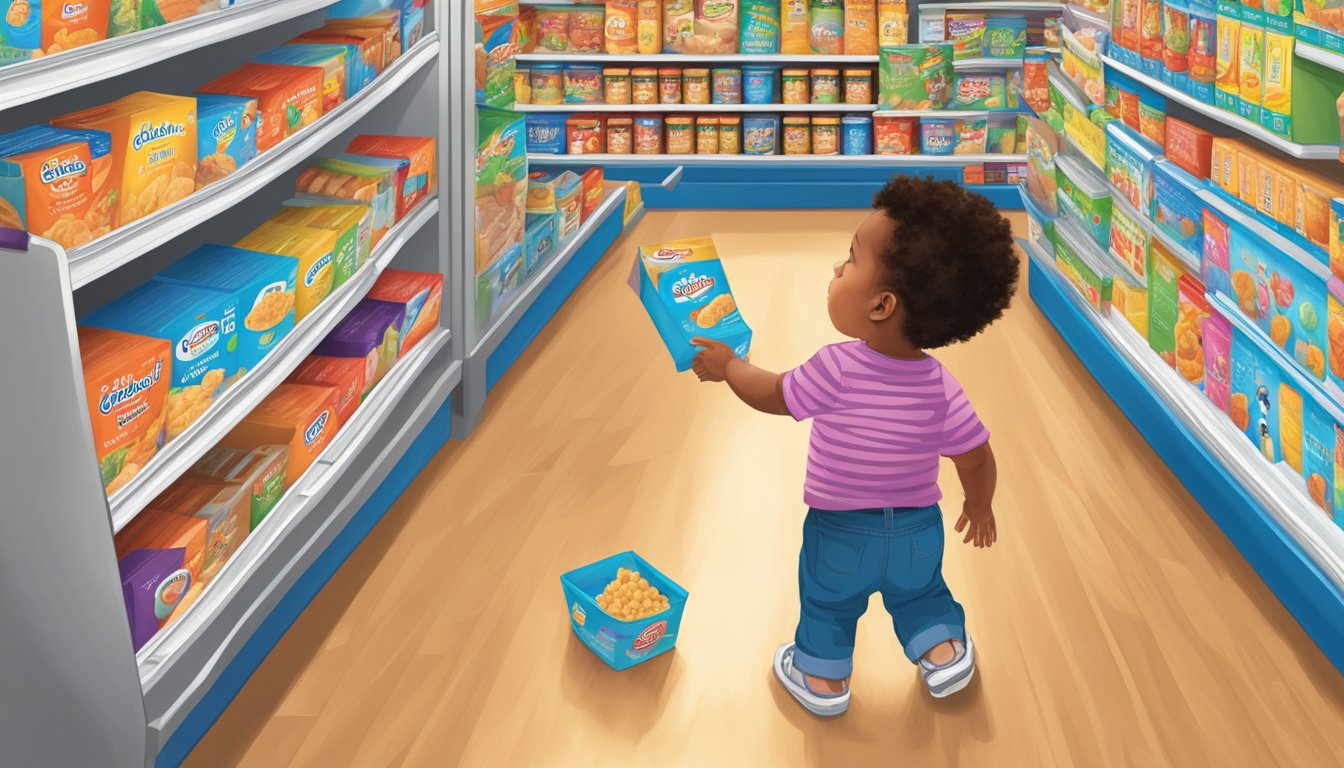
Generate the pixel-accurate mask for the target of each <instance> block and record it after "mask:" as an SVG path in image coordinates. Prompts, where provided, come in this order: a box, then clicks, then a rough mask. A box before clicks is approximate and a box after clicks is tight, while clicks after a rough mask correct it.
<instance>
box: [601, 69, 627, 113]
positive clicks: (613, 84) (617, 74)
mask: <svg viewBox="0 0 1344 768" xmlns="http://www.w3.org/2000/svg"><path fill="white" fill-rule="evenodd" d="M602 100H603V101H604V102H606V103H607V104H629V103H630V70H629V69H627V68H625V67H607V68H606V69H604V70H602Z"/></svg>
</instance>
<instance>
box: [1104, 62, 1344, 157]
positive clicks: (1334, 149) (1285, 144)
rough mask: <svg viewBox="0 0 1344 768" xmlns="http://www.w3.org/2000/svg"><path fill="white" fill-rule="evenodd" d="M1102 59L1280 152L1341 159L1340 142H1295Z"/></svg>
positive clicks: (1111, 65) (1121, 65)
mask: <svg viewBox="0 0 1344 768" xmlns="http://www.w3.org/2000/svg"><path fill="white" fill-rule="evenodd" d="M1102 60H1103V61H1104V62H1105V63H1106V66H1107V67H1113V68H1115V69H1116V70H1117V71H1119V72H1121V73H1123V74H1125V75H1127V76H1128V77H1130V78H1132V79H1134V80H1136V81H1138V82H1140V83H1143V84H1144V85H1145V86H1147V87H1148V88H1152V89H1153V90H1155V91H1157V92H1158V93H1160V94H1162V95H1163V96H1166V97H1167V98H1168V99H1170V100H1172V101H1175V102H1177V103H1178V104H1180V105H1181V106H1183V107H1185V108H1186V109H1190V110H1193V111H1195V112H1198V113H1200V114H1201V115H1204V116H1205V117H1207V118H1209V119H1211V120H1216V121H1218V122H1219V123H1222V124H1223V125H1226V126H1228V127H1229V128H1235V129H1236V130H1238V131H1241V132H1242V133H1244V134H1246V135H1247V136H1251V137H1252V138H1255V139H1258V140H1259V141H1261V142H1263V143H1265V144H1267V145H1269V146H1271V147H1273V148H1275V149H1277V150H1279V151H1280V152H1283V153H1285V154H1288V155H1291V156H1293V157H1297V158H1301V159H1303V160H1338V159H1339V146H1338V145H1335V144H1297V143H1295V142H1292V141H1289V140H1287V139H1285V138H1283V137H1282V136H1279V135H1278V134H1275V133H1272V132H1270V131H1268V130H1266V129H1264V128H1261V127H1260V126H1259V125H1256V124H1255V123H1252V122H1250V121H1248V120H1245V119H1243V118H1241V117H1239V116H1237V115H1234V114H1232V113H1231V112H1227V111H1226V110H1222V109H1219V108H1217V107H1215V106H1213V105H1212V104H1205V103H1204V102H1202V101H1200V100H1198V99H1196V98H1194V97H1193V96H1191V95H1190V94H1188V93H1185V92H1184V91H1181V90H1178V89H1176V88H1173V87H1171V86H1170V85H1167V84H1166V83H1163V82H1162V81H1160V80H1155V79H1153V78H1152V77H1150V76H1148V75H1146V74H1144V73H1143V72H1140V71H1139V70H1137V69H1134V68H1133V67H1129V66H1126V65H1124V64H1121V63H1120V62H1118V61H1116V60H1115V59H1113V58H1111V57H1110V56H1103V57H1102Z"/></svg>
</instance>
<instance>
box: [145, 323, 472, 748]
mask: <svg viewBox="0 0 1344 768" xmlns="http://www.w3.org/2000/svg"><path fill="white" fill-rule="evenodd" d="M449 340H450V334H449V332H448V331H447V330H446V329H440V330H438V331H436V332H433V333H431V334H430V335H428V336H426V337H425V338H424V339H423V340H421V342H420V343H419V344H418V345H417V346H416V348H415V349H413V350H411V351H410V352H409V353H407V355H406V356H405V357H404V358H402V359H401V360H400V361H398V362H397V364H396V365H395V366H393V368H392V370H391V371H390V372H389V373H388V374H387V376H386V377H385V378H384V379H383V381H381V382H380V383H379V384H378V386H377V387H375V388H374V390H373V391H372V392H371V393H370V394H369V395H368V397H367V398H366V399H365V400H364V402H363V403H362V404H361V405H360V406H359V409H358V410H357V411H355V415H354V416H352V417H351V419H350V421H349V422H348V423H346V424H344V425H342V426H341V429H340V431H338V432H337V433H336V435H335V437H333V438H332V440H331V442H330V443H329V444H328V445H327V447H326V449H325V450H324V451H323V452H322V454H321V456H320V457H319V458H318V460H317V461H316V462H315V463H314V464H313V465H312V466H311V467H310V468H309V469H308V470H307V471H306V472H305V473H304V474H303V476H302V477H300V478H299V480H298V481H297V482H296V483H295V484H294V485H293V486H292V487H290V488H289V489H288V490H287V491H286V492H285V495H284V496H283V497H282V498H281V499H280V501H279V502H278V503H277V504H276V506H275V508H274V509H272V510H271V512H270V513H269V514H268V515H267V516H266V519H265V520H264V521H263V523H262V524H261V525H260V526H259V527H258V528H257V529H256V530H255V531H254V532H253V533H252V535H251V536H249V537H248V538H247V539H246V540H244V541H243V544H242V546H241V547H239V549H238V551H237V552H236V553H234V555H233V557H232V558H231V559H230V560H229V561H228V562H227V563H225V565H224V567H223V568H221V569H220V571H219V573H218V574H216V575H215V577H214V578H213V579H212V580H211V581H210V583H209V585H208V586H207V587H206V589H205V591H204V592H202V593H201V596H200V598H199V599H198V600H197V601H196V603H195V604H193V605H192V606H191V607H190V608H189V609H188V610H187V612H186V613H185V615H183V616H182V618H181V619H179V620H178V621H176V622H175V623H173V624H171V625H169V626H168V627H166V628H164V629H163V631H161V632H159V633H158V634H157V635H155V636H154V637H153V638H152V639H151V640H150V641H149V642H148V643H146V644H145V646H144V647H143V648H141V649H140V651H139V652H138V653H137V654H136V662H137V666H138V668H139V675H140V680H141V684H142V686H143V688H144V696H145V709H146V712H147V714H148V720H149V727H150V730H151V731H152V732H154V734H155V735H156V736H157V738H158V739H159V742H160V744H162V743H163V741H165V740H166V739H168V738H169V737H171V735H172V734H173V732H174V731H175V730H176V729H177V727H178V726H179V725H181V723H182V721H183V720H184V719H185V718H186V716H187V715H188V714H189V713H190V712H191V711H192V710H193V709H194V707H195V706H196V705H197V704H198V703H199V702H200V701H201V699H202V698H203V697H204V696H205V695H206V693H207V692H208V691H209V690H210V689H211V687H212V686H213V685H214V683H216V682H217V681H219V680H220V678H221V677H222V676H223V675H224V674H225V673H226V671H227V670H228V669H229V667H230V665H231V662H233V661H234V660H235V658H236V657H237V656H238V655H239V654H240V652H241V651H242V650H243V649H244V647H245V646H247V645H248V644H249V643H250V642H252V641H253V639H254V636H256V635H257V634H259V629H260V627H261V625H262V624H263V622H265V621H266V620H267V619H268V617H269V616H270V614H271V612H272V610H274V609H275V608H276V606H277V604H278V603H279V602H280V601H281V600H282V599H283V598H285V597H286V595H287V593H288V592H289V591H290V589H291V588H293V587H294V586H295V584H296V582H298V581H299V579H300V578H301V577H303V576H305V575H306V571H307V570H308V567H309V566H310V565H312V564H313V563H314V561H315V560H317V558H319V557H320V556H321V555H322V554H323V553H324V551H326V550H327V549H328V547H329V546H331V545H332V542H333V541H334V540H335V539H336V537H337V536H338V535H339V534H341V532H342V531H343V529H344V528H345V527H346V525H347V524H348V523H349V522H350V521H351V519H352V517H354V515H355V514H356V513H357V512H358V511H359V510H360V508H361V507H362V506H363V505H364V503H365V502H366V501H367V500H368V499H369V497H370V496H371V494H372V493H373V491H374V490H375V489H376V488H378V487H379V486H380V485H381V484H382V483H383V481H384V480H385V479H386V478H387V477H388V474H389V472H390V470H391V469H392V467H393V466H394V465H396V464H397V462H398V461H399V460H400V459H401V457H402V455H403V454H404V453H405V452H406V451H407V448H408V446H409V445H410V444H411V442H412V441H413V440H415V438H416V436H417V435H418V434H419V433H420V432H421V430H422V429H424V428H425V425H426V424H427V422H428V421H429V419H430V418H431V417H432V416H433V415H434V414H435V413H436V412H437V411H438V410H439V408H440V406H441V405H442V404H443V402H444V401H445V400H446V399H447V397H448V396H449V395H450V394H451V392H452V390H453V389H454V388H455V387H456V386H457V384H458V383H459V382H460V381H461V376H462V365H461V363H460V362H451V363H448V362H447V352H448V349H447V347H448V343H449ZM272 642H273V640H272Z"/></svg>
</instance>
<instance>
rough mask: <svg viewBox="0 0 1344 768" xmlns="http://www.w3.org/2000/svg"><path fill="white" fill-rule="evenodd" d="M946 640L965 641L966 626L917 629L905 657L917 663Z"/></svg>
mask: <svg viewBox="0 0 1344 768" xmlns="http://www.w3.org/2000/svg"><path fill="white" fill-rule="evenodd" d="M948 640H960V641H962V642H963V643H964V642H966V627H963V626H961V625H959V624H934V625H932V626H928V627H925V628H923V629H921V630H919V631H918V632H916V633H915V636H914V637H912V638H910V642H908V643H906V644H905V655H906V658H908V659H910V663H911V664H918V663H919V660H920V659H921V658H923V657H924V654H926V653H928V652H929V651H931V650H933V649H934V647H936V646H937V645H939V644H940V643H945V642H947V641H948ZM808 674H812V673H811V672H809V673H808Z"/></svg>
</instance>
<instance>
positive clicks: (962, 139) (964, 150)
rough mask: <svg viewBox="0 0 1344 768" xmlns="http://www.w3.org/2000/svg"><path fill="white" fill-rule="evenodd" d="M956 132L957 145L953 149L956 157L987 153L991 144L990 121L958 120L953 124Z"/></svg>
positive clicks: (982, 119)
mask: <svg viewBox="0 0 1344 768" xmlns="http://www.w3.org/2000/svg"><path fill="white" fill-rule="evenodd" d="M953 131H954V132H955V144H954V145H953V147H952V154H954V155H980V154H984V153H985V152H986V151H987V147H988V144H989V121H988V120H986V119H984V118H980V119H978V120H957V121H955V122H954V123H953Z"/></svg>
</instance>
